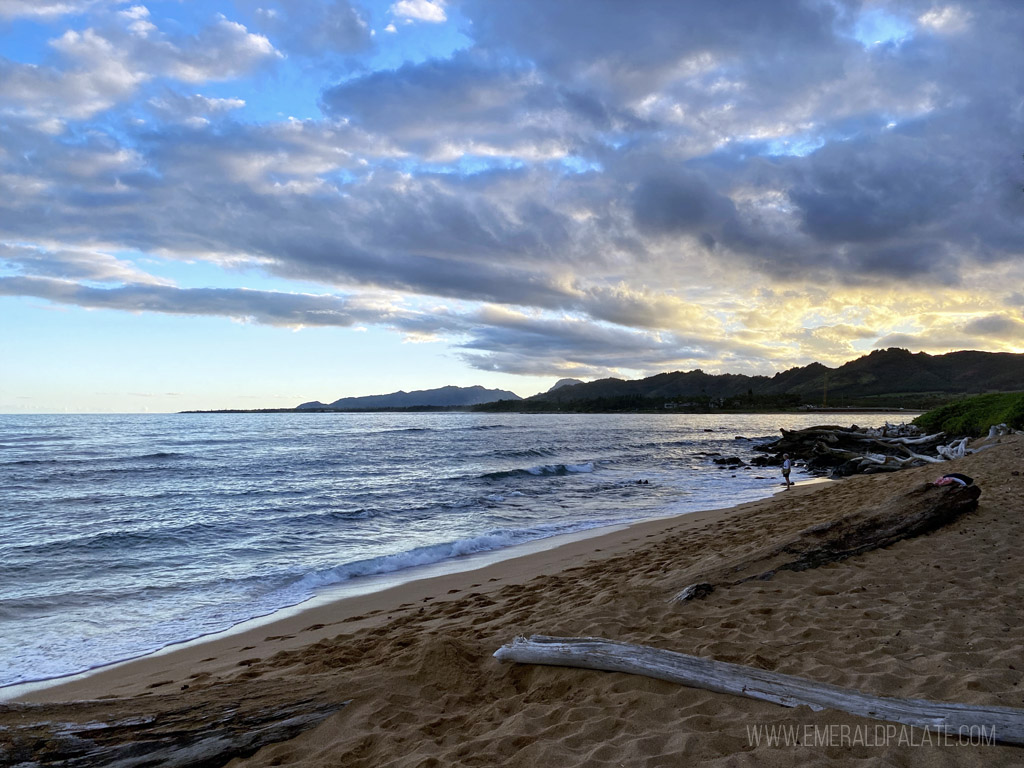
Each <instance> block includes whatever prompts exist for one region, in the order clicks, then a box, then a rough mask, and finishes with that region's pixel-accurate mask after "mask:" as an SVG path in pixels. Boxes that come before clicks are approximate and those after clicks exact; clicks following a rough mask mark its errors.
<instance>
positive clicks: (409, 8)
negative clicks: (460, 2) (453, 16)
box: [388, 0, 448, 24]
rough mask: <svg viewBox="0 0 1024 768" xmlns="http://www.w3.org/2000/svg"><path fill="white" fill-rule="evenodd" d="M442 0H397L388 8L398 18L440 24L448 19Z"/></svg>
mask: <svg viewBox="0 0 1024 768" xmlns="http://www.w3.org/2000/svg"><path fill="white" fill-rule="evenodd" d="M444 6H445V2H444V0H398V2H397V3H394V4H393V5H392V6H391V7H390V8H389V9H388V10H389V12H390V13H391V14H392V15H394V16H397V17H398V18H400V19H412V20H414V21H425V22H428V23H430V24H440V23H442V22H444V21H447V20H448V17H447V15H446V14H445V12H444Z"/></svg>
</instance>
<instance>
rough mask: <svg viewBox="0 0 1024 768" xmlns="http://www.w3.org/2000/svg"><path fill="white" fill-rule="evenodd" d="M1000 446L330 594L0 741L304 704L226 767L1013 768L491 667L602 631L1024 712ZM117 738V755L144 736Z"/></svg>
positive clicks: (865, 728) (831, 718)
mask: <svg viewBox="0 0 1024 768" xmlns="http://www.w3.org/2000/svg"><path fill="white" fill-rule="evenodd" d="M989 444H990V445H991V446H992V449H991V450H985V451H982V452H980V453H976V454H973V455H970V456H967V457H965V458H963V459H957V460H955V461H952V462H948V463H944V464H943V466H942V468H941V469H940V468H938V467H936V466H934V465H929V466H926V467H919V468H913V469H906V470H902V471H900V472H894V473H887V474H877V475H857V476H853V477H849V478H845V479H843V480H842V481H841V482H834V483H809V484H806V485H803V486H798V487H797V488H794V489H793V490H791V491H788V492H776V493H775V494H773V495H772V496H770V497H767V498H763V499H760V500H757V501H751V502H746V503H744V504H740V505H737V506H734V507H727V508H722V509H710V510H706V511H703V512H693V513H688V514H684V515H681V516H677V517H669V518H661V519H658V520H648V521H643V522H640V523H636V524H634V525H631V526H628V527H626V528H622V529H620V530H614V531H610V532H605V533H603V534H601V535H596V536H593V537H590V538H586V539H583V540H577V541H575V542H570V543H566V544H564V545H563V546H559V547H556V548H552V549H548V550H546V551H542V552H534V553H530V554H527V555H525V556H523V557H519V558H514V559H509V560H504V561H502V562H499V563H492V564H488V565H485V566H484V567H483V568H481V569H478V570H473V571H464V572H461V573H455V574H447V575H441V576H437V577H435V578H430V579H423V580H418V581H411V582H408V583H406V584H401V585H396V586H394V587H392V588H389V589H387V590H384V591H381V592H376V593H374V594H372V595H363V596H352V597H349V598H346V599H343V600H339V601H334V602H329V603H325V604H324V605H321V606H317V607H315V608H312V609H310V610H308V611H299V612H297V613H296V615H294V616H289V617H285V618H282V619H280V620H277V621H274V622H271V623H269V624H264V625H262V626H260V627H256V628H252V629H249V630H247V631H246V632H242V633H240V634H237V635H233V636H230V637H223V636H221V637H216V638H213V639H211V640H208V641H207V642H201V643H198V644H197V645H196V647H194V648H176V649H174V650H171V651H170V652H168V653H166V654H160V655H155V656H154V655H151V656H147V657H143V658H141V659H137V660H134V661H130V662H126V663H124V664H122V665H118V666H116V667H108V668H104V669H101V670H96V671H95V672H94V673H93V674H90V675H89V676H87V677H86V678H85V679H82V680H78V681H67V680H64V681H62V682H61V684H60V685H54V686H51V687H49V688H47V689H46V690H43V691H38V692H36V693H34V694H29V695H25V696H22V697H19V700H18V701H19V702H31V703H19V704H13V705H9V706H4V707H0V729H2V728H8V729H10V728H17V727H19V724H23V723H25V722H27V721H30V722H31V723H35V724H43V725H46V724H47V723H53V724H57V725H58V726H59V729H60V733H68V732H72V733H75V732H77V733H80V734H82V735H83V736H85V737H86V738H92V736H90V734H92V733H94V732H95V729H96V728H97V724H98V723H109V724H114V725H115V726H117V727H120V726H119V725H118V724H126V723H137V722H142V721H147V722H148V720H146V718H154V717H155V718H160V717H163V716H168V715H172V716H174V717H176V718H178V720H176V721H175V724H176V725H177V724H178V723H180V722H184V724H185V725H187V726H188V727H189V728H191V729H192V730H193V731H194V732H197V733H200V734H205V733H207V732H208V729H210V728H211V727H213V726H214V724H215V723H220V722H221V721H220V720H219V719H218V718H221V717H222V716H224V713H225V712H227V713H229V715H230V713H231V712H234V711H236V710H239V711H240V712H242V714H243V715H244V714H246V712H248V713H249V714H251V713H252V712H253V711H254V710H255V711H256V712H257V714H265V713H268V712H269V713H271V714H273V713H275V712H283V713H290V712H292V711H293V708H294V707H295V706H296V705H298V704H302V703H303V702H305V703H306V705H308V706H311V707H315V708H319V709H320V711H323V712H324V713H325V714H324V718H325V719H323V720H322V722H319V724H317V725H315V726H314V727H311V728H310V729H309V730H308V731H306V732H305V733H302V734H301V735H295V734H291V735H288V736H282V737H280V738H279V739H275V740H273V743H268V744H267V745H265V746H263V747H262V748H261V749H259V750H258V751H255V752H253V751H249V752H240V753H238V758H237V759H235V760H233V761H232V762H231V763H230V765H231V767H232V768H241V767H242V766H245V767H246V768H269V767H270V766H276V765H299V766H308V767H309V768H327V766H335V765H339V764H343V765H346V766H354V767H355V768H382V767H383V766H388V767H390V768H406V767H408V768H414V767H415V768H420V767H421V766H429V765H434V766H439V765H444V766H453V767H462V766H465V768H470V767H471V766H480V765H494V766H498V765H509V766H513V765H514V766H519V765H560V766H565V767H566V768H591V766H619V765H625V766H651V767H654V766H668V765H680V764H691V763H693V764H701V765H709V766H713V768H726V767H727V766H737V765H739V766H760V765H785V764H793V763H794V762H796V761H799V762H801V763H807V764H809V765H814V766H845V765H851V764H867V763H869V762H870V763H872V764H879V763H881V764H886V765H924V766H926V767H927V768H939V767H940V766H964V765H966V766H978V767H979V768H981V766H997V768H1003V767H1004V766H1005V767H1007V768H1008V767H1009V766H1014V765H1018V764H1019V763H1020V759H1021V754H1022V753H1021V751H1020V748H1019V747H1009V746H998V745H995V746H993V745H990V744H988V743H970V744H964V743H958V742H957V741H956V740H955V739H954V740H953V741H952V742H950V741H948V740H947V741H945V742H944V743H943V744H941V745H939V746H922V740H921V739H916V740H914V739H910V740H909V741H908V740H903V741H902V742H897V741H896V740H895V739H893V740H889V739H887V738H886V739H881V740H879V739H866V740H865V739H861V741H860V743H857V742H856V741H854V742H853V743H851V742H850V740H849V739H847V740H846V741H845V742H841V741H838V740H837V741H835V742H831V741H827V740H826V741H824V742H818V743H810V742H807V743H798V744H795V745H793V744H786V745H780V744H775V745H772V744H766V743H763V742H761V741H758V742H757V743H755V739H754V736H752V734H756V733H762V734H765V733H767V732H768V731H769V730H770V729H797V731H798V732H799V733H801V734H803V733H806V732H807V729H811V730H812V731H813V732H814V733H815V734H818V733H825V734H828V733H833V732H835V729H843V728H845V729H847V731H846V732H847V733H861V734H867V735H869V736H870V735H872V734H876V733H878V731H876V730H874V729H876V728H884V727H885V724H884V723H882V722H880V721H876V720H869V719H865V718H859V717H855V716H853V715H847V714H844V713H841V712H836V711H832V710H823V711H811V710H810V709H809V708H807V707H798V708H795V709H789V708H786V707H781V706H778V705H776V704H772V703H768V702H764V701H754V700H751V699H745V698H740V697H736V696H730V695H726V694H720V693H714V692H712V691H709V690H704V689H695V688H688V687H684V686H680V685H675V684H671V683H666V682H663V681H659V680H652V679H649V678H645V677H639V676H636V675H624V674H620V673H603V672H594V671H588V670H580V669H572V668H563V667H541V666H533V665H517V664H506V663H501V662H499V661H497V660H496V659H494V658H493V653H494V651H495V650H497V649H498V648H499V647H500V646H502V645H504V644H506V643H508V642H510V641H511V640H512V639H513V638H514V637H516V636H519V635H531V634H545V635H554V636H569V637H604V638H608V639H611V640H616V641H620V642H625V643H638V644H643V645H650V646H653V647H656V648H663V649H666V650H673V651H678V652H681V653H686V654H690V655H695V656H699V657H703V658H707V659H713V660H717V661H723V662H730V663H735V664H741V665H745V666H749V667H756V668H758V669H763V670H768V671H773V672H778V673H781V674H784V675H795V676H797V677H802V678H805V679H808V680H812V681H816V682H820V683H826V684H831V685H836V686H840V687H844V688H852V689H856V690H859V691H863V692H865V693H867V694H871V695H875V696H883V697H899V698H915V699H927V700H931V701H937V702H943V701H945V702H957V703H962V704H967V705H974V706H978V707H1010V708H1014V709H1022V708H1024V669H1021V668H1020V667H1021V664H1020V659H1021V658H1024V637H1022V636H1021V635H1020V633H1019V632H1017V628H1018V627H1019V625H1020V620H1021V598H1022V595H1024V592H1022V589H1024V586H1022V583H1024V582H1022V577H1021V574H1022V573H1024V550H1022V549H1021V548H1020V546H1019V533H1018V530H1019V510H1020V509H1021V508H1022V507H1024V478H1022V477H1021V475H1022V474H1024V473H1022V472H1021V470H1024V436H1021V435H1013V436H1008V437H1000V438H994V439H992V440H991V441H989ZM944 471H957V472H962V473H964V474H968V475H970V476H972V477H974V478H975V481H976V484H977V485H978V486H979V488H981V498H980V501H979V504H978V507H977V508H976V509H975V510H973V511H970V512H968V513H967V514H965V515H963V516H962V517H959V518H957V519H955V520H953V521H951V522H949V523H947V524H946V525H944V526H942V527H940V528H938V529H936V530H934V531H932V532H930V533H927V534H923V535H919V536H916V537H913V538H908V539H903V540H900V541H897V542H895V543H893V544H890V545H888V546H885V547H881V548H878V549H873V550H870V551H867V552H862V553H860V554H856V555H853V556H851V557H848V558H847V559H844V560H841V561H837V562H831V563H828V564H827V565H822V566H821V567H817V568H808V569H805V570H778V571H774V572H773V573H772V575H771V576H770V578H756V579H752V580H742V581H736V582H735V583H732V582H731V581H729V580H728V579H726V580H725V581H721V580H720V577H712V579H711V580H712V581H715V582H716V583H717V584H718V585H719V586H718V588H716V589H715V590H714V591H713V592H712V593H711V594H709V595H707V596H706V597H704V598H703V599H697V600H692V601H690V602H687V603H685V604H680V603H677V602H674V601H673V599H672V598H673V597H674V596H675V595H676V594H678V592H679V591H680V590H681V589H682V588H683V587H685V586H688V585H691V584H694V583H696V582H699V581H705V580H706V579H705V578H704V577H706V576H708V575H711V574H716V573H717V574H719V575H721V574H724V573H734V572H736V571H735V570H734V569H735V567H737V566H738V565H739V564H741V563H743V562H750V561H751V558H755V561H758V560H757V558H763V557H764V556H765V555H766V554H767V555H768V556H773V553H774V554H778V553H779V552H782V551H784V548H785V546H786V543H787V542H788V541H791V540H792V538H793V537H794V536H796V535H798V534H801V532H807V531H818V530H822V529H823V528H822V526H826V527H827V526H829V525H832V524H834V523H835V521H837V520H839V519H841V518H842V517H844V516H847V515H850V514H854V513H858V512H859V513H870V512H872V510H876V509H880V508H883V507H884V506H885V505H887V504H889V505H891V504H892V502H893V500H894V499H902V498H903V497H904V496H905V495H906V494H907V493H908V490H911V489H913V488H919V487H920V486H921V485H922V484H925V483H931V482H932V481H934V480H935V479H936V477H937V475H938V474H941V473H942V472H944ZM780 490H781V489H780ZM68 700H78V701H77V703H75V702H71V703H66V702H68ZM239 708H240V709H239ZM76 724H78V725H76ZM75 728H77V729H78V730H77V731H75V730H74V729H75ZM858 729H859V730H858ZM905 730H909V729H905ZM903 732H905V731H901V733H903ZM113 733H114V734H115V735H113V736H112V737H111V738H112V739H114V742H115V743H123V744H129V743H133V741H134V740H133V738H132V737H131V736H130V735H124V736H121V737H118V736H116V733H117V731H116V730H115V731H114V732H113ZM49 738H53V737H52V736H51V737H49ZM118 738H121V739H123V741H122V742H117V739H118ZM40 743H43V742H40ZM45 743H53V742H45ZM106 743H108V744H109V743H110V742H109V741H108V742H106ZM947 746H952V747H955V748H952V749H950V748H947ZM922 750H924V751H922Z"/></svg>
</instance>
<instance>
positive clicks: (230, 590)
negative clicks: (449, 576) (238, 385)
mask: <svg viewBox="0 0 1024 768" xmlns="http://www.w3.org/2000/svg"><path fill="white" fill-rule="evenodd" d="M836 418H839V417H837V416H835V415H833V414H830V415H827V416H826V415H822V414H802V415H733V414H728V415H726V414H716V415H684V414H572V415H550V414H501V415H494V414H469V413H423V414H332V413H327V414H290V413H289V414H166V415H53V416H44V415H9V416H2V415H0V686H9V685H12V684H16V683H22V682H27V681H36V680H43V679H48V678H54V677H60V676H65V675H70V674H74V673H78V672H82V671H84V670H88V669H92V668H95V667H99V666H103V665H106V664H110V663H113V662H116V661H121V660H125V659H129V658H134V657H138V656H142V655H145V654H147V653H151V652H154V651H156V650H158V649H161V648H163V647H165V646H168V645H171V644H176V643H181V642H185V641H188V640H192V639H195V638H197V637H201V636H204V635H209V634H212V633H216V632H221V631H224V630H226V629H228V628H230V627H232V626H234V625H237V624H239V623H240V622H243V621H246V620H249V619H253V618H255V617H260V616H267V615H270V614H273V613H274V612H275V611H278V610H280V609H283V608H285V607H288V606H294V605H297V604H300V603H303V602H304V601H307V600H310V599H311V598H314V597H317V596H322V595H323V594H324V593H325V591H329V590H330V589H332V587H335V586H336V585H340V584H352V583H359V584H361V585H362V586H363V587H365V588H367V589H373V588H374V584H375V583H377V582H375V579H377V580H380V579H381V575H382V574H392V575H393V574H401V573H408V574H415V573H417V569H418V568H421V567H422V566H425V565H430V564H440V565H442V566H444V567H447V568H449V569H458V568H459V567H460V566H462V565H464V564H466V563H469V562H471V561H472V556H473V555H474V554H475V553H481V552H496V553H501V552H503V551H512V549H511V548H513V547H516V546H517V545H521V544H524V543H527V542H531V541H538V540H541V539H546V538H549V537H553V536H558V535H562V534H582V532H584V531H588V530H591V529H596V528H601V527H606V526H614V525H622V524H626V523H630V522H634V521H639V520H644V519H650V518H655V517H665V516H669V515H679V514H685V513H687V512H692V511H695V510H700V509H713V508H718V507H726V506H731V505H733V504H737V503H741V502H744V501H750V500H754V499H757V498H762V497H764V496H768V495H770V494H772V493H773V492H775V491H776V490H778V489H779V487H780V476H779V473H778V470H777V469H776V468H765V469H758V468H754V467H749V466H748V467H743V468H739V469H735V468H733V469H728V468H723V467H722V466H720V465H717V464H715V463H714V460H713V459H714V458H715V457H716V455H719V456H724V457H731V456H737V457H739V458H741V459H743V460H744V461H745V462H748V463H749V460H750V459H751V458H753V457H754V456H755V455H756V452H755V447H756V446H757V445H758V444H760V443H764V442H766V441H768V440H770V439H773V438H775V437H778V436H779V428H780V427H786V428H790V429H796V428H800V427H805V426H811V425H814V424H820V423H823V422H827V421H829V420H834V419H836ZM844 418H845V419H846V420H845V421H843V422H842V423H844V424H848V423H849V422H850V420H851V419H852V420H855V421H856V422H857V423H858V424H860V425H861V426H877V425H881V424H883V423H885V422H886V421H889V422H893V423H898V422H901V421H903V420H904V419H903V418H901V417H900V415H899V414H882V413H874V414H856V415H849V416H845V417H844ZM803 477H804V479H806V477H807V476H806V475H805V476H803ZM794 479H796V480H800V479H801V475H800V471H799V468H798V469H797V471H796V472H795V473H794Z"/></svg>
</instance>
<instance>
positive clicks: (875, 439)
mask: <svg viewBox="0 0 1024 768" xmlns="http://www.w3.org/2000/svg"><path fill="white" fill-rule="evenodd" d="M781 432H782V437H781V438H779V439H778V440H777V441H775V442H773V443H768V444H765V445H761V446H759V447H758V450H761V451H766V452H772V453H774V454H775V456H774V458H773V459H762V460H759V461H757V462H755V463H756V464H758V465H759V466H763V465H765V464H780V463H781V462H782V455H783V454H784V453H788V454H789V455H790V458H796V459H802V460H804V462H805V463H806V466H807V468H808V469H809V470H811V471H812V472H823V473H824V472H830V473H831V474H833V475H840V476H842V475H852V474H857V473H860V472H868V473H869V472H892V471H895V470H898V469H902V468H904V467H908V466H922V465H924V464H931V463H940V462H943V461H947V460H949V459H954V458H960V457H963V456H965V455H967V454H968V453H973V452H974V450H972V449H968V448H967V439H966V438H963V439H960V440H956V441H954V442H952V443H950V444H948V445H944V444H943V441H944V440H946V439H947V437H946V434H945V433H944V432H938V433H935V434H932V435H921V434H920V430H918V429H917V427H914V426H912V425H906V424H904V425H898V426H894V425H891V424H887V425H886V426H885V427H882V428H879V429H861V428H860V427H856V426H853V427H836V426H820V427H808V428H807V429H799V430H787V429H783V430H781ZM911 446H912V447H913V450H912V449H911Z"/></svg>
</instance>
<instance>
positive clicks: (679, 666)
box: [494, 635, 1024, 745]
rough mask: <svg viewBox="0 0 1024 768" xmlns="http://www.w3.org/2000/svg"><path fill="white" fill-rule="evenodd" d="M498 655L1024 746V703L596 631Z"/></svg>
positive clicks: (526, 642) (534, 641) (511, 647)
mask: <svg viewBox="0 0 1024 768" xmlns="http://www.w3.org/2000/svg"><path fill="white" fill-rule="evenodd" d="M494 656H495V658H497V659H499V660H500V661H512V662H518V663H520V664H547V665H553V666H561V667H579V668H582V669H595V670H602V671H605V672H625V673H627V674H632V675H644V676H646V677H652V678H655V679H656V680H666V681H668V682H671V683H679V684H681V685H687V686H690V687H694V688H704V689H707V690H709V691H717V692H719V693H730V694H734V695H737V696H746V697H748V698H752V699H760V700H762V701H770V702H772V703H775V704H781V705H783V706H785V707H799V706H801V705H806V706H808V707H810V708H811V709H814V710H822V709H834V710H839V711H841V712H848V713H849V714H852V715H858V716H860V717H869V718H872V719H874V720H885V721H889V722H895V723H902V724H904V725H911V726H917V727H918V728H928V729H929V730H931V731H934V732H936V733H946V734H950V735H953V736H956V735H958V734H963V733H967V732H972V731H971V729H976V730H975V731H973V732H979V731H980V729H985V730H984V731H980V732H983V733H985V734H986V736H991V738H992V739H993V740H994V741H998V742H1001V743H1004V744H1016V745H1024V709H1013V708H1010V707H979V706H972V705H968V704H955V703H947V702H940V701H927V700H925V699H896V698H887V697H882V696H872V695H870V694H867V693H863V692H861V691H857V690H854V689H852V688H841V687H839V686H836V685H829V684H827V683H818V682H814V681H813V680H807V679H805V678H802V677H795V676H793V675H783V674H779V673H777V672H768V671H765V670H762V669H757V668H756V667H747V666H743V665H740V664H729V663H727V662H723V661H714V660H712V659H704V658H701V657H699V656H689V655H687V654H685V653H676V652H674V651H666V650H662V649H659V648H652V647H650V646H646V645H631V644H628V643H619V642H615V641H613V640H604V639H601V638H595V637H547V636H545V635H533V636H532V637H530V638H529V639H526V638H522V637H519V638H516V639H515V640H514V641H513V642H512V643H510V644H508V645H503V646H502V647H501V648H499V649H498V650H497V651H496V652H495V653H494Z"/></svg>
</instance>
